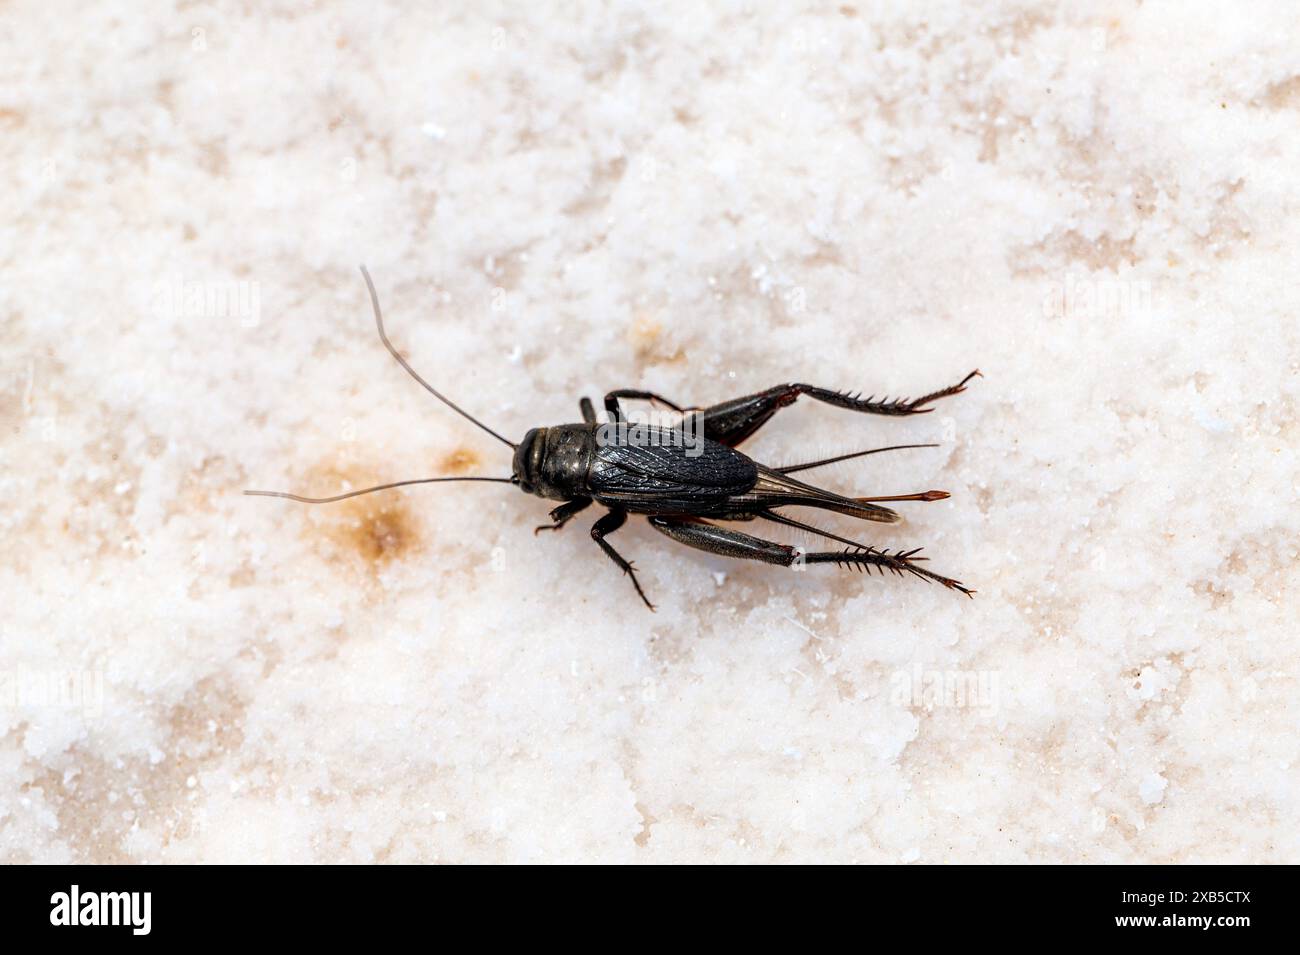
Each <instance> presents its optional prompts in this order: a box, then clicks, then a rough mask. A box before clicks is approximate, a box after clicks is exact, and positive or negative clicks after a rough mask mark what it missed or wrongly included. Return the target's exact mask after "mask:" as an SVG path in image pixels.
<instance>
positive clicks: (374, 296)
mask: <svg viewBox="0 0 1300 955" xmlns="http://www.w3.org/2000/svg"><path fill="white" fill-rule="evenodd" d="M361 275H362V277H363V278H364V279H365V280H366V288H367V289H369V290H370V304H371V305H373V306H374V309H375V325H376V326H377V327H378V328H379V337H380V339H382V340H383V343H384V347H385V348H387V349H388V350H389V351H390V352H392V354H393V357H394V358H396V359H397V363H398V364H399V365H401V366H402V367H403V368H405V369H406V370H407V372H409V373H410V375H411V377H412V378H414V379H415V380H416V381H418V382H419V383H420V384H422V385H424V388H425V390H426V391H428V392H429V394H431V395H433V396H434V397H435V398H437V399H438V400H439V401H441V402H442V403H443V404H445V405H446V406H447V407H448V408H450V409H451V410H452V411H454V412H456V414H458V415H460V416H461V417H462V418H466V419H468V420H469V421H472V422H473V423H474V424H476V425H478V426H479V427H480V428H482V429H483V430H484V431H486V432H487V433H488V434H490V435H492V437H494V438H496V439H497V440H498V441H500V442H501V443H502V444H507V445H509V446H510V447H512V448H513V447H515V443H514V442H513V441H510V440H509V439H507V438H503V437H501V435H499V434H497V433H496V432H495V431H493V430H492V429H491V428H489V427H488V426H487V425H485V424H484V423H483V422H482V421H479V420H478V418H475V417H474V416H473V415H472V414H470V413H469V412H468V411H466V410H465V409H464V408H461V407H460V406H459V405H457V404H456V403H455V402H454V401H452V400H451V399H450V398H447V397H446V396H445V395H443V394H442V393H440V392H439V391H438V389H437V388H435V387H433V385H431V384H429V383H428V382H427V381H425V380H424V379H423V378H421V377H420V375H419V373H418V372H416V370H415V369H414V368H412V367H411V366H410V364H408V363H407V361H406V359H405V358H403V357H402V356H401V355H400V354H399V353H398V351H397V349H396V348H394V347H393V343H392V342H390V341H389V340H388V334H387V333H386V332H385V331H384V316H383V314H382V313H381V312H380V311H379V294H378V293H377V292H376V291H375V283H374V282H372V281H371V280H370V273H369V272H367V271H366V267H365V266H364V265H363V266H361ZM487 480H492V479H490V478H489V479H487Z"/></svg>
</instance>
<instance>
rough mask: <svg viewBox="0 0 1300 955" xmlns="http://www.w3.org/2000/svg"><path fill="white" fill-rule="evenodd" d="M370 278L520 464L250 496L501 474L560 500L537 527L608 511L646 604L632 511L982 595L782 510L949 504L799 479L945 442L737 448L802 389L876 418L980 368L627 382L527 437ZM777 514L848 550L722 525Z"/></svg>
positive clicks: (730, 541)
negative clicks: (628, 531)
mask: <svg viewBox="0 0 1300 955" xmlns="http://www.w3.org/2000/svg"><path fill="white" fill-rule="evenodd" d="M361 274H362V276H363V277H364V278H365V280H366V288H367V289H368V290H369V292H370V303H371V305H372V306H373V308H374V312H375V325H376V326H377V327H378V329H379V338H380V340H381V341H383V343H384V346H385V347H386V348H387V349H388V350H389V351H390V352H391V353H392V355H393V357H394V358H396V359H397V362H398V364H400V365H401V366H402V367H403V368H405V369H406V370H407V371H408V372H409V373H410V375H411V377H413V378H414V379H415V380H416V381H418V382H419V383H420V384H421V385H423V386H424V387H425V388H426V389H427V390H428V391H429V392H430V393H431V394H432V395H433V396H434V397H435V398H437V399H438V400H439V401H441V402H443V403H444V404H445V405H447V406H448V407H449V408H451V409H452V410H453V411H455V412H456V413H457V414H460V415H462V416H464V417H465V418H467V419H469V420H470V421H472V422H473V423H474V424H475V425H477V426H478V427H479V428H482V429H483V430H484V431H486V432H487V433H488V434H490V435H492V437H494V438H496V439H497V440H498V441H500V442H501V443H502V444H505V445H508V446H509V447H510V448H511V449H513V451H514V468H513V473H512V474H511V475H510V477H478V476H474V477H433V478H417V479H415V480H410V481H396V482H393V483H392V484H380V485H377V486H376V487H368V488H364V489H362V490H359V491H349V492H348V493H346V494H336V495H335V496H333V497H319V498H316V497H303V496H302V495H298V494H289V493H287V492H284V491H245V492H244V493H245V494H252V495H259V496H263V497H283V498H288V499H289V500H291V501H301V502H303V503H306V504H329V503H331V502H334V501H342V500H345V499H347V498H350V497H357V496H358V495H361V494H372V493H374V492H376V491H385V490H389V489H391V488H398V487H407V486H409V485H412V484H434V483H438V482H442V481H495V482H500V483H502V484H513V485H515V486H516V487H518V488H519V489H520V490H522V491H524V492H525V493H526V494H535V495H537V496H538V497H542V498H546V499H548V500H552V501H559V502H561V503H560V504H559V506H558V507H556V508H555V509H554V510H552V511H551V514H550V517H551V523H550V524H545V525H542V526H541V527H538V528H537V530H538V531H542V530H559V529H560V528H562V527H564V525H565V524H567V523H568V522H569V520H570V519H571V518H572V517H573V516H574V515H575V514H577V513H578V512H579V511H582V510H584V509H585V508H587V507H590V506H591V505H592V504H593V503H595V504H599V505H600V506H601V507H603V508H605V514H604V515H603V516H602V517H600V518H599V519H598V520H597V521H596V522H595V524H593V525H592V528H591V538H592V540H594V541H595V542H596V543H597V544H598V545H599V546H600V549H601V550H603V551H604V552H605V554H606V555H607V556H608V557H609V559H610V560H612V561H613V562H614V563H615V564H616V565H618V567H619V568H620V569H621V570H622V571H623V573H625V574H627V575H628V577H630V578H631V580H632V586H634V587H635V588H636V592H637V594H638V595H640V597H641V599H642V600H643V601H644V602H645V605H646V606H647V607H649V608H650V609H651V610H653V609H654V605H653V604H651V603H650V601H649V599H647V597H646V595H645V592H644V591H642V589H641V584H640V583H639V582H638V581H637V578H636V572H635V570H634V569H633V566H632V563H631V561H628V560H625V559H624V558H623V556H622V555H621V554H619V552H618V551H616V550H615V549H614V548H613V546H612V545H611V544H610V543H609V541H608V540H606V538H607V537H608V536H609V535H610V534H612V533H613V532H614V531H616V530H618V529H619V528H620V527H622V526H623V524H624V522H625V521H626V520H627V516H628V515H629V514H643V515H645V516H646V518H647V519H648V520H649V522H650V526H651V527H653V528H654V529H655V530H657V531H659V532H660V533H662V534H664V535H666V536H668V537H671V538H672V539H673V540H675V541H677V542H678V543H680V544H686V545H687V546H689V547H695V548H698V549H699V550H703V551H708V552H709V553H712V554H720V555H722V556H724V557H735V558H738V559H741V560H757V561H762V562H763V563H767V564H777V565H780V566H782V567H790V566H798V565H800V564H838V565H840V566H843V567H855V568H858V569H859V570H861V569H864V568H865V569H866V570H867V571H868V572H869V571H870V570H871V569H872V568H875V569H877V570H879V571H880V572H881V574H884V573H885V572H886V571H890V572H892V573H895V574H898V575H899V576H902V575H905V574H911V575H912V576H913V577H918V578H920V579H923V580H933V581H936V582H937V583H940V584H943V586H945V587H947V588H949V589H951V590H956V591H960V592H961V593H963V594H966V595H967V596H970V595H971V594H973V593H974V591H973V590H970V589H969V588H967V587H964V586H963V585H962V584H961V583H959V582H958V581H956V580H953V579H952V578H951V577H944V576H942V575H941V574H937V573H935V572H934V571H931V570H927V569H925V568H924V567H921V566H920V565H919V562H920V561H923V560H925V559H926V558H924V557H918V556H916V555H917V553H918V551H919V550H920V548H916V549H915V550H899V551H895V552H893V553H890V552H889V551H887V550H881V549H878V548H875V547H870V546H868V545H866V544H860V543H858V542H857V541H853V540H850V539H848V538H846V537H840V536H838V535H836V534H832V533H830V532H828V531H826V530H823V529H821V528H818V527H814V526H812V525H810V524H804V523H802V522H800V521H797V520H795V519H794V518H793V517H790V516H789V515H787V514H785V513H783V512H781V511H779V510H777V508H784V507H815V508H821V509H823V510H828V511H836V512H838V513H840V514H847V515H849V516H851V517H855V518H858V519H860V520H864V521H876V522H878V523H882V524H893V523H896V522H898V521H899V520H901V518H900V516H899V515H898V513H897V512H896V511H893V510H890V509H889V508H887V507H881V506H880V504H881V503H882V502H893V501H942V500H943V499H945V498H946V497H948V496H949V495H948V492H947V491H922V492H920V493H916V494H896V495H891V496H884V497H845V496H842V495H839V494H836V493H834V492H832V491H827V490H825V489H823V488H819V487H816V486H814V485H812V484H806V483H804V482H803V481H800V480H798V479H797V478H794V477H791V475H792V474H794V473H796V472H798V471H807V470H811V469H812V468H817V467H821V466H823V465H827V464H834V463H836V462H838V461H847V460H850V459H852V458H858V457H863V456H865V455H868V454H877V453H879V452H881V451H896V450H899V449H902V448H927V447H931V448H932V447H936V445H933V444H904V445H894V446H891V447H888V448H873V449H872V450H869V451H857V452H854V453H851V454H841V455H838V456H836V457H832V458H825V459H823V460H820V461H811V462H808V463H807V464H797V465H793V466H789V467H768V466H766V465H763V464H759V463H758V462H757V461H755V460H753V459H752V458H750V457H749V456H747V455H745V454H743V453H742V452H740V451H738V450H736V446H737V445H739V444H740V443H741V442H743V441H744V440H745V439H746V438H748V437H750V436H751V435H752V434H754V432H755V431H757V430H758V429H759V428H761V427H762V426H763V425H764V424H766V423H767V421H768V419H770V418H771V417H772V415H774V414H775V413H776V412H777V411H778V410H779V409H781V408H784V407H786V406H788V405H791V404H793V403H794V401H795V400H796V399H797V398H798V397H799V396H800V395H807V396H808V397H810V398H814V399H816V400H817V401H822V402H825V403H826V404H829V405H834V406H835V407H837V408H847V409H848V410H850V411H861V412H865V413H866V414H878V415H913V414H922V413H924V412H927V411H930V410H932V409H931V408H929V407H928V405H930V404H931V403H933V402H934V401H937V400H938V399H940V398H946V397H948V396H949V395H955V394H958V393H960V392H962V391H964V390H965V388H966V384H967V382H969V381H970V380H971V379H972V378H974V377H975V376H976V375H978V374H979V371H978V370H976V371H972V372H971V373H970V374H969V375H967V376H966V377H965V378H963V379H962V380H961V381H959V382H958V383H957V384H955V385H952V386H951V387H948V388H944V389H942V390H940V391H935V392H932V393H931V394H928V395H924V396H922V397H920V398H915V399H911V400H907V399H896V400H890V399H888V398H886V399H884V400H881V401H876V400H874V398H865V399H864V398H862V397H860V396H859V395H849V394H845V393H843V392H838V391H830V390H827V389H825V388H817V387H815V386H813V385H802V384H786V385H777V386H776V387H774V388H768V389H767V390H766V391H760V392H758V393H757V394H753V395H746V396H745V397H743V398H733V399H732V400H730V401H724V402H722V403H720V404H716V405H710V406H709V407H707V408H683V407H681V406H679V405H676V404H674V403H673V402H671V401H669V400H668V399H666V398H664V397H662V396H660V395H657V394H654V393H653V392H649V391H638V390H634V389H619V390H617V391H611V392H610V393H609V394H607V395H606V396H605V411H606V412H607V413H608V417H609V421H608V423H599V422H598V421H597V420H596V413H595V409H594V408H593V407H592V403H591V401H590V399H587V398H583V399H582V400H581V402H580V403H579V404H580V407H581V409H582V422H581V423H580V424H561V425H552V426H550V427H545V428H533V429H531V430H530V431H528V433H527V434H525V435H524V436H523V438H522V439H521V440H519V441H518V442H515V441H511V440H509V439H508V438H505V437H503V436H501V435H500V434H498V433H497V432H495V431H493V430H492V429H491V428H489V427H488V426H487V425H485V424H483V423H482V422H481V421H479V420H478V419H477V418H475V417H473V416H472V415H470V414H469V413H468V412H466V411H465V410H464V409H462V408H461V407H460V406H458V405H457V404H455V403H454V402H453V401H451V400H450V399H448V398H446V397H445V396H443V395H442V394H441V393H440V392H439V391H438V390H437V389H436V388H434V387H433V386H432V385H430V384H429V383H428V382H427V381H425V380H424V379H423V378H421V377H420V375H419V374H418V373H417V372H416V371H415V369H414V368H412V367H411V366H410V364H409V363H408V362H407V361H406V359H405V358H403V357H402V356H401V354H400V353H399V352H398V351H397V349H396V348H394V347H393V343H392V342H390V341H389V340H388V334H387V333H386V332H385V331H384V319H383V315H382V314H381V312H380V309H379V295H378V294H377V293H376V292H375V283H374V282H373V281H371V279H370V273H369V272H367V271H366V269H365V267H364V266H363V267H362V269H361ZM626 400H645V401H653V402H658V403H660V404H662V405H665V406H667V407H669V408H671V409H673V410H674V411H675V412H677V413H679V414H680V415H682V418H681V420H680V423H678V424H676V425H674V426H672V427H651V426H647V425H642V424H633V423H631V422H629V420H628V419H627V417H626V416H625V415H624V413H623V408H622V405H621V402H622V401H626ZM756 519H758V520H764V521H771V522H773V523H776V524H784V525H786V526H787V527H794V528H798V529H800V530H804V531H808V532H810V533H813V534H816V535H819V536H821V537H824V538H826V539H828V540H833V541H836V542H838V543H840V544H844V545H846V546H845V548H844V549H843V550H827V551H809V552H805V551H804V550H803V549H801V548H797V547H791V546H789V545H786V544H779V543H776V542H775V541H770V540H765V539H763V538H761V537H756V536H754V535H752V534H745V533H742V532H740V531H738V530H734V529H732V528H729V527H720V526H719V525H718V524H716V523H714V521H752V520H756Z"/></svg>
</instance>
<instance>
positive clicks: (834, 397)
mask: <svg viewBox="0 0 1300 955" xmlns="http://www.w3.org/2000/svg"><path fill="white" fill-rule="evenodd" d="M978 374H979V369H976V370H975V371H972V372H971V373H970V374H969V375H967V376H966V377H965V378H963V379H962V380H961V381H959V382H958V383H957V384H955V385H950V386H948V387H947V388H941V389H939V390H938V391H932V392H930V394H928V395H922V396H921V397H920V398H894V399H890V398H884V399H882V400H880V401H876V400H875V396H874V395H872V396H871V397H868V398H862V397H861V394H860V393H859V394H855V395H851V394H847V393H845V392H842V391H831V390H830V389H828V388H818V387H817V386H816V385H805V384H799V383H793V384H786V385H777V386H775V387H774V388H768V389H767V390H766V391H760V392H758V393H757V394H752V395H746V396H745V397H743V398H733V399H732V400H731V401H724V402H722V403H721V404H716V405H711V406H709V407H708V408H701V409H700V410H699V411H697V412H695V415H694V417H695V418H696V419H697V424H698V425H699V426H700V427H702V429H703V431H704V436H705V437H706V438H710V439H711V440H713V441H718V442H720V443H722V444H725V445H729V446H731V447H735V446H736V445H738V444H740V443H741V442H742V441H744V440H745V439H746V438H748V437H750V436H751V435H752V434H753V433H754V432H755V431H757V430H758V429H759V428H761V427H762V426H763V425H764V424H766V423H767V421H768V419H770V418H771V417H772V415H774V414H776V413H777V411H779V410H780V409H782V408H785V407H788V406H790V405H792V404H794V403H795V401H796V400H797V399H798V397H799V396H800V395H807V396H808V397H809V398H813V399H815V400H817V401H821V402H823V403H825V404H828V405H833V406H834V407H836V408H845V409H847V410H849V411H858V412H862V413H863V414H878V415H894V416H898V415H912V414H925V413H926V412H928V411H932V410H934V409H932V408H927V407H925V406H926V405H928V404H930V403H931V402H934V401H938V400H939V399H940V398H947V397H949V396H951V395H956V394H960V393H961V392H963V391H965V390H966V384H967V383H968V382H969V381H970V380H971V379H972V378H974V377H975V376H976V375H978Z"/></svg>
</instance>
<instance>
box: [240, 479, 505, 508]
mask: <svg viewBox="0 0 1300 955" xmlns="http://www.w3.org/2000/svg"><path fill="white" fill-rule="evenodd" d="M441 481H493V482H495V483H499V484H514V483H515V479H514V478H512V477H508V478H499V477H436V478H416V479H415V480H412V481H394V482H393V483H392V484H376V485H375V486H374V487H367V488H362V489H361V490H360V491H348V492H347V493H346V494H335V495H334V496H333V497H303V496H302V495H301V494H290V493H289V492H288V491H245V492H244V493H245V494H247V495H248V496H249V497H283V498H287V499H288V500H290V501H298V502H299V503H301V504H333V503H334V502H335V501H346V500H347V499H348V498H350V497H360V496H361V495H362V494H373V493H374V492H375V491H387V490H390V489H392V488H395V487H407V486H409V485H411V484H437V483H439V482H441Z"/></svg>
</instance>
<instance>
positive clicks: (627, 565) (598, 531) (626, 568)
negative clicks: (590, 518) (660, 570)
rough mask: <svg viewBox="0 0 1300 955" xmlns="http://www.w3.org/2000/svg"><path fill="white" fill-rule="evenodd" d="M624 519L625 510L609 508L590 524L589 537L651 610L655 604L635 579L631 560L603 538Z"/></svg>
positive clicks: (625, 516)
mask: <svg viewBox="0 0 1300 955" xmlns="http://www.w3.org/2000/svg"><path fill="white" fill-rule="evenodd" d="M626 521H627V511H624V510H622V509H613V508H611V509H610V511H609V513H608V514H606V515H605V516H604V517H602V518H601V519H600V520H598V521H596V523H595V524H593V525H591V539H592V540H594V541H595V542H596V543H597V544H599V545H600V549H601V550H603V551H604V552H605V553H606V554H607V555H608V556H609V559H610V560H612V561H613V562H614V563H615V564H617V565H618V568H619V569H620V570H622V571H623V573H625V574H627V575H628V576H629V577H631V578H632V586H633V587H635V588H636V592H637V596H639V597H640V598H641V599H642V601H644V602H645V605H646V606H647V607H649V608H650V609H651V610H652V611H653V610H654V609H655V605H654V604H652V603H651V602H650V600H649V598H648V597H646V595H645V591H644V590H642V589H641V584H640V582H639V581H638V580H637V579H636V569H635V568H634V567H633V566H632V562H631V561H630V560H624V559H623V556H622V555H621V554H620V553H619V552H618V551H616V550H614V548H613V547H611V546H610V543H609V541H607V540H605V536H606V535H607V534H612V533H614V532H615V531H616V530H618V529H619V528H620V527H622V526H623V524H624V522H626Z"/></svg>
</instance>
